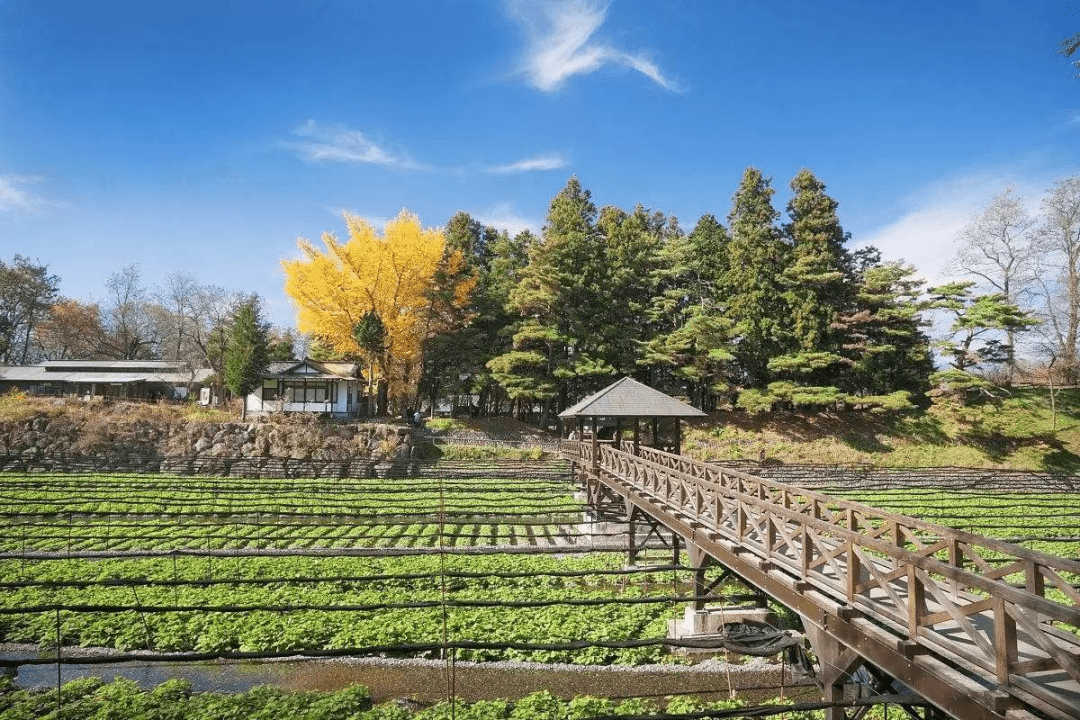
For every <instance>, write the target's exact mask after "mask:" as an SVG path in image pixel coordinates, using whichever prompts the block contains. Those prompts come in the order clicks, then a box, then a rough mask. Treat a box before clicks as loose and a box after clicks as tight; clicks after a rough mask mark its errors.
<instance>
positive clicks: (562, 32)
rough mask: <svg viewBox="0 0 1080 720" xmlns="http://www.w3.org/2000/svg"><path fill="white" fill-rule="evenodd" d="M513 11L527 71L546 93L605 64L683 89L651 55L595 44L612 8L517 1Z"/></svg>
mask: <svg viewBox="0 0 1080 720" xmlns="http://www.w3.org/2000/svg"><path fill="white" fill-rule="evenodd" d="M511 7H512V11H513V15H514V16H515V19H516V20H517V21H518V23H519V24H520V25H521V27H522V29H523V30H524V32H525V38H526V42H527V47H526V50H525V58H524V61H523V63H522V67H521V72H522V73H524V75H525V76H526V78H528V81H529V83H531V84H532V85H533V86H534V87H536V88H537V89H539V90H542V91H543V92H553V91H555V90H558V89H559V88H560V87H561V86H562V85H563V84H564V83H565V82H566V81H567V80H568V79H569V78H571V77H573V76H574V75H578V74H587V73H591V72H595V71H596V70H599V69H600V68H602V67H604V66H605V65H621V66H623V67H627V68H630V69H632V70H636V71H637V72H639V73H641V74H642V75H644V76H645V77H647V78H649V79H650V80H652V81H653V82H655V83H656V84H657V85H659V86H660V87H662V88H665V89H666V90H677V89H678V87H677V86H676V84H675V82H674V81H673V80H672V79H671V78H669V77H667V76H665V75H664V73H663V71H662V70H661V69H660V67H659V66H658V65H657V64H656V63H655V62H653V61H652V60H651V59H649V58H648V57H647V56H646V55H644V54H642V53H636V54H635V53H629V52H626V51H624V50H620V49H618V48H615V47H612V46H610V45H605V44H603V43H601V42H598V41H596V40H593V34H594V33H595V32H596V31H597V30H598V29H599V28H600V26H601V25H602V24H603V23H604V20H605V19H606V18H607V6H606V5H598V4H596V3H594V2H590V1H589V0H557V1H555V0H552V1H549V2H543V1H542V0H541V1H537V0H517V1H516V2H514V3H513V4H512V6H511Z"/></svg>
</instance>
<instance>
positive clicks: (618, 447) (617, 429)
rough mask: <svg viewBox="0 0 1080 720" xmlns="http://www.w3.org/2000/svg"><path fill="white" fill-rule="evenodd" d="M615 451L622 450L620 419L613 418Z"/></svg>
mask: <svg viewBox="0 0 1080 720" xmlns="http://www.w3.org/2000/svg"><path fill="white" fill-rule="evenodd" d="M615 449H616V450H622V418H621V417H617V418H615Z"/></svg>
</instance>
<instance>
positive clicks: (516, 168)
mask: <svg viewBox="0 0 1080 720" xmlns="http://www.w3.org/2000/svg"><path fill="white" fill-rule="evenodd" d="M564 167H566V160H565V159H564V158H563V157H562V155H559V154H558V153H546V154H544V155H536V156H535V157H531V158H524V159H522V160H518V161H517V162H513V163H510V164H509V165H496V166H493V167H489V168H487V172H489V173H494V174H496V175H512V174H514V173H523V172H533V171H536V170H558V169H559V168H564Z"/></svg>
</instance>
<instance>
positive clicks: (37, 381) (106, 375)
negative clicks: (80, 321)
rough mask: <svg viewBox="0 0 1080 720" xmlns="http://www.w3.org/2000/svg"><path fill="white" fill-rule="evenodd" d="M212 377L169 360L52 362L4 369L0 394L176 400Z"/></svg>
mask: <svg viewBox="0 0 1080 720" xmlns="http://www.w3.org/2000/svg"><path fill="white" fill-rule="evenodd" d="M209 376H210V371H209V370H203V369H197V368H192V367H189V366H188V365H185V364H184V363H179V362H169V361H165V360H50V361H48V362H45V363H42V364H41V365H24V366H7V367H0V393H4V392H7V391H9V390H22V391H23V392H26V393H29V394H31V395H77V396H80V397H84V398H90V397H111V398H138V399H148V400H156V399H158V398H166V399H173V400H176V399H183V398H186V397H187V394H188V389H189V388H192V387H198V386H199V385H202V384H203V383H205V382H206V380H207V378H208V377H209Z"/></svg>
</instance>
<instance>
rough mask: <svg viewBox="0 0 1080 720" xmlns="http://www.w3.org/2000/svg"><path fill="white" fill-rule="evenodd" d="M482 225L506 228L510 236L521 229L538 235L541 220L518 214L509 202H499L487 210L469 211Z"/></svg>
mask: <svg viewBox="0 0 1080 720" xmlns="http://www.w3.org/2000/svg"><path fill="white" fill-rule="evenodd" d="M469 214H470V215H472V216H473V217H474V218H476V219H477V220H479V221H480V222H481V223H482V224H484V225H490V226H492V227H494V228H497V229H499V230H506V231H507V232H508V233H510V237H513V236H515V235H517V234H518V233H519V232H521V231H522V230H530V231H532V232H533V233H535V234H537V235H539V234H540V227H541V226H542V225H543V222H541V221H539V220H534V219H532V218H526V217H523V216H522V215H520V214H518V213H517V211H515V210H514V208H513V206H511V205H510V203H499V204H498V205H495V206H494V207H491V208H488V209H487V210H481V211H477V212H474V213H469Z"/></svg>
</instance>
